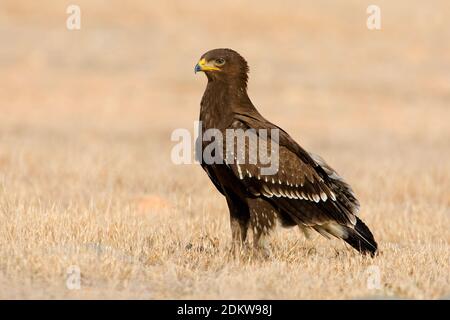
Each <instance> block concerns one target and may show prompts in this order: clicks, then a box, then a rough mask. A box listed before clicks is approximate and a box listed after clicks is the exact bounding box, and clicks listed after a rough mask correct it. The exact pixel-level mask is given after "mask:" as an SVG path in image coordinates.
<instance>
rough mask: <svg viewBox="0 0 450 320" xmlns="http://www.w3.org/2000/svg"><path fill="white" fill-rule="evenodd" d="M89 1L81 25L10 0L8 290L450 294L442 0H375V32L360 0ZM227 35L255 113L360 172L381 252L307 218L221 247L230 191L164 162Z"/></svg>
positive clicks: (2, 135)
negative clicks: (264, 248) (316, 227)
mask: <svg viewBox="0 0 450 320" xmlns="http://www.w3.org/2000/svg"><path fill="white" fill-rule="evenodd" d="M77 2H78V3H79V4H80V5H81V7H82V15H83V16H82V17H83V22H82V23H83V24H82V30H81V31H78V32H69V31H67V30H66V29H65V17H66V16H65V8H66V5H67V3H66V2H65V1H60V2H59V3H58V2H55V1H50V0H48V1H39V2H36V3H34V2H31V1H12V0H4V1H2V2H1V4H0V36H1V38H2V39H4V45H2V46H1V47H0V68H1V74H2V76H1V77H0V111H1V115H0V217H1V224H0V287H1V288H2V289H1V290H0V298H145V299H147V298H164V299H165V298H227V299H228V298H274V299H279V298H288V299H297V298H327V299H328V298H358V297H375V296H395V297H407V298H439V297H442V296H448V294H450V272H449V271H450V268H449V260H450V250H449V249H450V232H449V225H450V210H449V207H450V194H449V190H450V145H449V141H450V126H449V119H450V108H449V105H450V81H449V79H450V64H449V60H448V57H449V56H450V46H449V42H448V41H447V40H446V39H450V28H449V22H448V20H449V17H448V16H445V13H446V12H449V4H448V1H444V0H442V1H433V2H432V3H431V2H430V3H423V2H422V1H395V4H394V3H393V1H389V2H388V1H379V5H380V6H381V8H382V14H383V16H382V17H383V29H382V30H381V31H378V32H374V31H372V32H371V31H368V30H367V29H366V28H365V18H366V15H365V8H366V7H367V5H368V4H366V3H364V1H362V2H361V1H356V0H355V1H346V2H345V4H340V5H338V3H337V2H336V3H334V2H331V1H314V2H312V1H311V2H310V3H306V2H305V3H299V2H297V1H287V2H285V3H284V5H279V4H271V3H269V2H262V3H261V2H258V4H257V5H256V2H255V3H248V4H245V5H244V4H239V3H238V2H237V1H230V2H228V1H227V2H224V1H222V2H220V3H217V4H216V5H214V6H212V5H211V6H209V5H208V6H205V5H204V1H189V3H188V2H186V1H180V2H178V3H175V4H170V5H169V4H165V2H164V3H159V4H150V2H148V1H129V2H128V3H129V4H127V5H126V6H123V5H122V2H119V1H108V4H106V2H105V1H87V0H83V1H77ZM211 10H213V11H214V14H211ZM216 15H220V16H221V19H217V18H216ZM220 46H228V47H233V48H235V49H237V50H239V51H240V52H241V53H242V54H243V55H244V56H246V57H247V59H248V60H249V62H250V66H251V70H252V73H251V82H250V93H251V96H252V97H253V100H254V102H255V103H256V104H257V105H258V106H259V108H260V110H261V112H262V113H263V114H264V115H265V116H267V117H268V118H269V119H271V120H273V121H274V122H276V123H278V124H280V125H281V126H282V127H284V128H285V129H286V130H287V131H288V132H290V133H291V135H292V136H294V137H295V138H296V139H297V140H298V141H299V142H300V143H301V144H303V145H304V146H305V147H306V148H307V149H308V150H311V151H314V152H316V153H319V154H321V155H322V156H323V157H324V158H325V159H327V160H328V162H330V163H331V164H332V165H333V166H334V167H336V168H338V169H339V172H340V173H341V174H342V175H343V176H345V177H346V178H347V180H348V181H349V182H351V183H352V185H353V186H354V189H355V190H356V192H357V194H358V195H359V197H360V200H361V203H362V212H361V216H362V217H363V219H364V220H365V221H366V222H367V224H368V225H369V226H370V227H371V229H372V230H373V231H374V234H375V236H376V238H377V240H378V242H379V244H380V247H381V254H380V255H379V256H378V257H377V258H375V259H373V260H371V259H367V258H362V257H360V256H358V255H357V254H355V253H354V252H353V251H352V250H351V249H349V248H348V247H346V246H344V244H342V243H340V242H339V241H337V240H335V241H326V240H324V239H321V238H320V237H319V236H318V237H317V238H316V239H314V240H313V241H305V240H304V239H303V237H302V236H301V235H300V233H299V232H298V231H297V230H293V229H292V230H291V229H290V230H279V231H277V233H276V234H275V235H274V236H273V238H272V246H273V248H274V256H273V257H272V258H271V259H269V260H267V261H262V260H258V259H254V258H251V259H245V258H243V259H242V260H240V261H237V260H230V259H228V258H227V247H228V245H229V241H230V231H229V225H228V217H227V215H228V213H227V209H226V205H225V201H224V200H223V199H222V198H221V197H220V196H219V195H218V194H217V192H215V190H214V188H213V187H212V185H211V183H209V181H208V178H207V177H206V176H205V174H204V173H203V172H202V171H201V169H200V168H199V167H198V166H195V165H191V166H175V165H173V164H172V163H171V162H170V149H171V147H172V145H173V143H172V142H171V141H170V133H171V131H172V130H173V129H175V128H179V127H186V128H189V129H190V128H192V126H193V121H194V120H195V119H196V118H197V115H198V103H199V100H200V96H201V94H202V92H203V88H204V84H205V80H204V78H203V76H200V77H199V76H197V77H194V75H193V72H192V67H193V65H194V64H195V62H196V60H197V59H198V57H199V56H200V55H201V53H203V52H204V51H206V50H207V49H210V48H214V47H220ZM71 265H76V266H79V267H80V270H81V273H82V287H81V289H80V290H69V289H67V287H66V278H67V274H66V270H67V268H68V267H69V266H71ZM373 265H374V266H377V267H378V268H379V270H380V271H381V288H380V289H378V290H371V289H369V288H368V287H367V279H368V276H369V274H368V268H369V267H370V266H373ZM369 270H370V269H369Z"/></svg>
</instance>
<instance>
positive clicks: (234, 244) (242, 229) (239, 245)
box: [226, 195, 250, 255]
mask: <svg viewBox="0 0 450 320" xmlns="http://www.w3.org/2000/svg"><path fill="white" fill-rule="evenodd" d="M226 198H227V203H228V209H229V210H230V227H231V238H232V239H231V253H232V254H233V255H236V253H240V252H241V250H242V249H243V247H244V243H245V241H246V239H247V231H248V227H249V222H250V214H249V208H248V206H247V204H246V203H244V202H242V201H241V200H239V199H238V198H237V197H236V196H233V195H227V197H226Z"/></svg>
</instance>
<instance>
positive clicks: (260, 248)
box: [253, 235, 272, 260]
mask: <svg viewBox="0 0 450 320" xmlns="http://www.w3.org/2000/svg"><path fill="white" fill-rule="evenodd" d="M253 247H254V254H255V256H256V257H260V258H263V259H265V260H267V259H269V258H270V257H271V256H272V250H271V248H270V245H269V243H268V241H267V239H266V237H265V236H264V235H260V236H259V237H258V238H257V239H256V241H255V243H254V246H253Z"/></svg>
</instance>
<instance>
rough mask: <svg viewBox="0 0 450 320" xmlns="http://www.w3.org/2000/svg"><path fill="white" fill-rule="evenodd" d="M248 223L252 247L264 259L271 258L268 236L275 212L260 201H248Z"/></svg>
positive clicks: (273, 223)
mask: <svg viewBox="0 0 450 320" xmlns="http://www.w3.org/2000/svg"><path fill="white" fill-rule="evenodd" d="M249 207H250V223H251V227H252V230H253V247H254V248H255V250H256V253H258V254H262V256H263V257H264V258H268V257H270V256H271V249H270V245H269V243H268V240H267V238H268V236H269V234H270V232H271V231H272V230H273V229H274V227H275V222H276V219H277V212H276V210H275V209H274V208H273V207H272V205H271V204H270V203H268V202H267V201H265V200H262V199H254V200H250V201H249Z"/></svg>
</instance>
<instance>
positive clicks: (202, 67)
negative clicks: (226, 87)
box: [194, 58, 220, 73]
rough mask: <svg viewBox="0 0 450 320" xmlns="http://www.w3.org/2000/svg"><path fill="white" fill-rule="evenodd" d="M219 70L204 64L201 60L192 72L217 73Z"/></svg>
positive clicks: (203, 60)
mask: <svg viewBox="0 0 450 320" xmlns="http://www.w3.org/2000/svg"><path fill="white" fill-rule="evenodd" d="M219 70H220V69H219V68H217V67H216V66H214V65H213V64H211V63H209V62H206V60H205V58H203V59H201V60H200V61H199V62H198V63H197V64H196V65H195V68H194V72H195V73H197V72H199V71H219Z"/></svg>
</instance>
